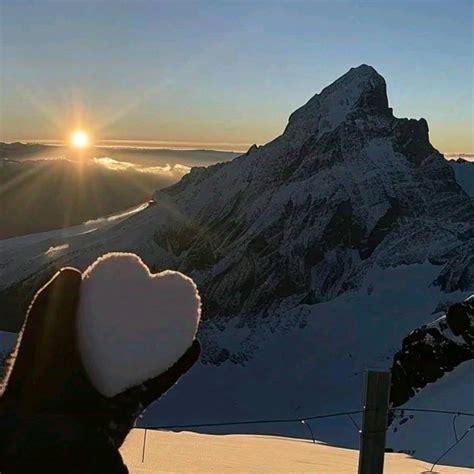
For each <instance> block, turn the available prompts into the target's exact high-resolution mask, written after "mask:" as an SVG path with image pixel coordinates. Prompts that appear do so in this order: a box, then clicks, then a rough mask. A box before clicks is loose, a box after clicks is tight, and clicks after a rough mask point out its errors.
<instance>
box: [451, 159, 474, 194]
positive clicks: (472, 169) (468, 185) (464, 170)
mask: <svg viewBox="0 0 474 474" xmlns="http://www.w3.org/2000/svg"><path fill="white" fill-rule="evenodd" d="M449 164H450V165H451V166H452V168H453V170H454V174H455V175H456V181H457V182H458V183H459V184H460V185H461V186H462V188H463V189H464V191H466V193H467V194H469V196H474V162H472V161H468V160H464V159H463V158H458V159H457V160H451V161H450V162H449Z"/></svg>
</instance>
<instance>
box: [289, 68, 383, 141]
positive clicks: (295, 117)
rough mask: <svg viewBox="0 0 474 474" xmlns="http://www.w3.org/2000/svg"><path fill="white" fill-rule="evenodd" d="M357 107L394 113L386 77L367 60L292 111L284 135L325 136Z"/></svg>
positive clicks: (376, 111) (373, 112) (365, 111)
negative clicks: (390, 105)
mask: <svg viewBox="0 0 474 474" xmlns="http://www.w3.org/2000/svg"><path fill="white" fill-rule="evenodd" d="M354 111H362V112H363V113H365V114H367V115H381V116H388V117H391V116H392V109H391V108H389V106H388V98H387V87H386V83H385V79H384V78H383V77H382V76H381V75H380V74H379V73H378V72H377V71H376V70H375V69H374V68H373V67H372V66H368V65H366V64H362V65H360V66H359V67H355V68H351V69H350V70H349V71H348V72H346V73H345V74H344V75H343V76H341V77H340V78H339V79H337V80H336V81H334V82H333V83H332V84H330V85H329V86H327V87H325V88H324V89H323V90H322V91H321V92H320V93H319V94H316V95H314V96H313V97H312V98H311V99H310V100H309V101H308V102H307V103H306V104H305V105H303V106H302V107H300V108H299V109H297V110H296V111H295V112H294V113H293V114H291V116H290V119H289V122H288V125H287V127H286V130H285V135H290V136H291V137H292V138H296V139H297V138H303V139H304V138H306V137H307V136H308V135H317V136H322V135H323V134H324V133H326V132H329V131H331V130H334V129H335V128H336V127H337V126H338V125H339V124H341V123H342V122H343V121H344V120H345V119H346V118H347V116H348V115H349V114H350V113H352V112H354Z"/></svg>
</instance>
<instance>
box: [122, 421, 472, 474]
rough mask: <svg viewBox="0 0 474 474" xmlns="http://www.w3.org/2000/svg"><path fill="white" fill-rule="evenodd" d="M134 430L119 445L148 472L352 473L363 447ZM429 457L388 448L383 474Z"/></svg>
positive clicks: (446, 473)
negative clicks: (359, 450)
mask: <svg viewBox="0 0 474 474" xmlns="http://www.w3.org/2000/svg"><path fill="white" fill-rule="evenodd" d="M144 438H145V433H144V431H143V430H140V429H136V430H133V431H132V432H131V433H130V435H129V436H128V437H127V439H126V441H125V444H124V446H123V447H122V448H121V450H120V451H121V453H122V456H123V459H124V460H125V462H126V463H127V466H128V468H129V470H130V473H131V474H138V473H144V472H190V470H192V472H203V473H219V474H221V473H229V474H230V473H232V474H233V473H240V474H243V473H249V474H250V473H257V472H265V473H267V472H272V473H274V472H278V473H285V474H286V473H289V472H290V473H296V472H297V473H299V474H303V473H308V474H309V473H311V474H313V473H324V474H354V472H357V466H358V458H359V452H358V451H357V450H351V449H342V448H335V447H333V446H327V445H324V444H320V443H317V444H313V443H312V442H309V441H308V440H301V439H293V438H291V439H289V438H283V437H276V436H249V435H228V436H212V435H202V434H196V433H189V432H185V433H170V432H163V431H150V430H148V431H147V432H146V444H145V459H144V460H142V457H143V440H144ZM430 467H431V465H430V464H429V463H427V462H423V461H419V460H417V459H413V458H411V457H409V456H407V455H405V454H398V453H397V454H395V453H386V454H385V462H384V473H385V474H414V473H416V474H418V473H425V472H427V471H429V469H430ZM434 472H436V473H439V474H472V472H473V471H472V469H466V468H464V469H463V468H459V467H450V466H436V469H435V471H434Z"/></svg>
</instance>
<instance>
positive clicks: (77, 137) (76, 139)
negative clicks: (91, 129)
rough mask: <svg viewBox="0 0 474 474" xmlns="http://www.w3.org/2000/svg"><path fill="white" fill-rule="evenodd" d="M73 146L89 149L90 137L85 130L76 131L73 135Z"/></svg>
mask: <svg viewBox="0 0 474 474" xmlns="http://www.w3.org/2000/svg"><path fill="white" fill-rule="evenodd" d="M71 145H72V146H73V147H74V148H87V147H88V146H89V145H90V139H89V135H88V134H87V133H86V132H84V131H83V130H76V131H75V132H74V133H73V134H72V135H71Z"/></svg>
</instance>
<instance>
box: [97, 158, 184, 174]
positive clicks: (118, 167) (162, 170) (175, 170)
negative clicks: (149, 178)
mask: <svg viewBox="0 0 474 474" xmlns="http://www.w3.org/2000/svg"><path fill="white" fill-rule="evenodd" d="M93 162H94V163H96V164H98V165H101V166H104V167H105V168H108V169H110V170H114V171H137V172H139V173H151V174H159V175H164V176H168V177H176V176H178V177H181V176H183V175H185V174H186V173H189V170H190V169H191V168H190V167H189V166H185V165H180V164H179V163H176V164H174V165H170V164H166V165H165V166H143V165H139V164H136V163H130V162H129V161H119V160H114V159H113V158H110V157H108V156H104V157H101V158H93Z"/></svg>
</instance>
